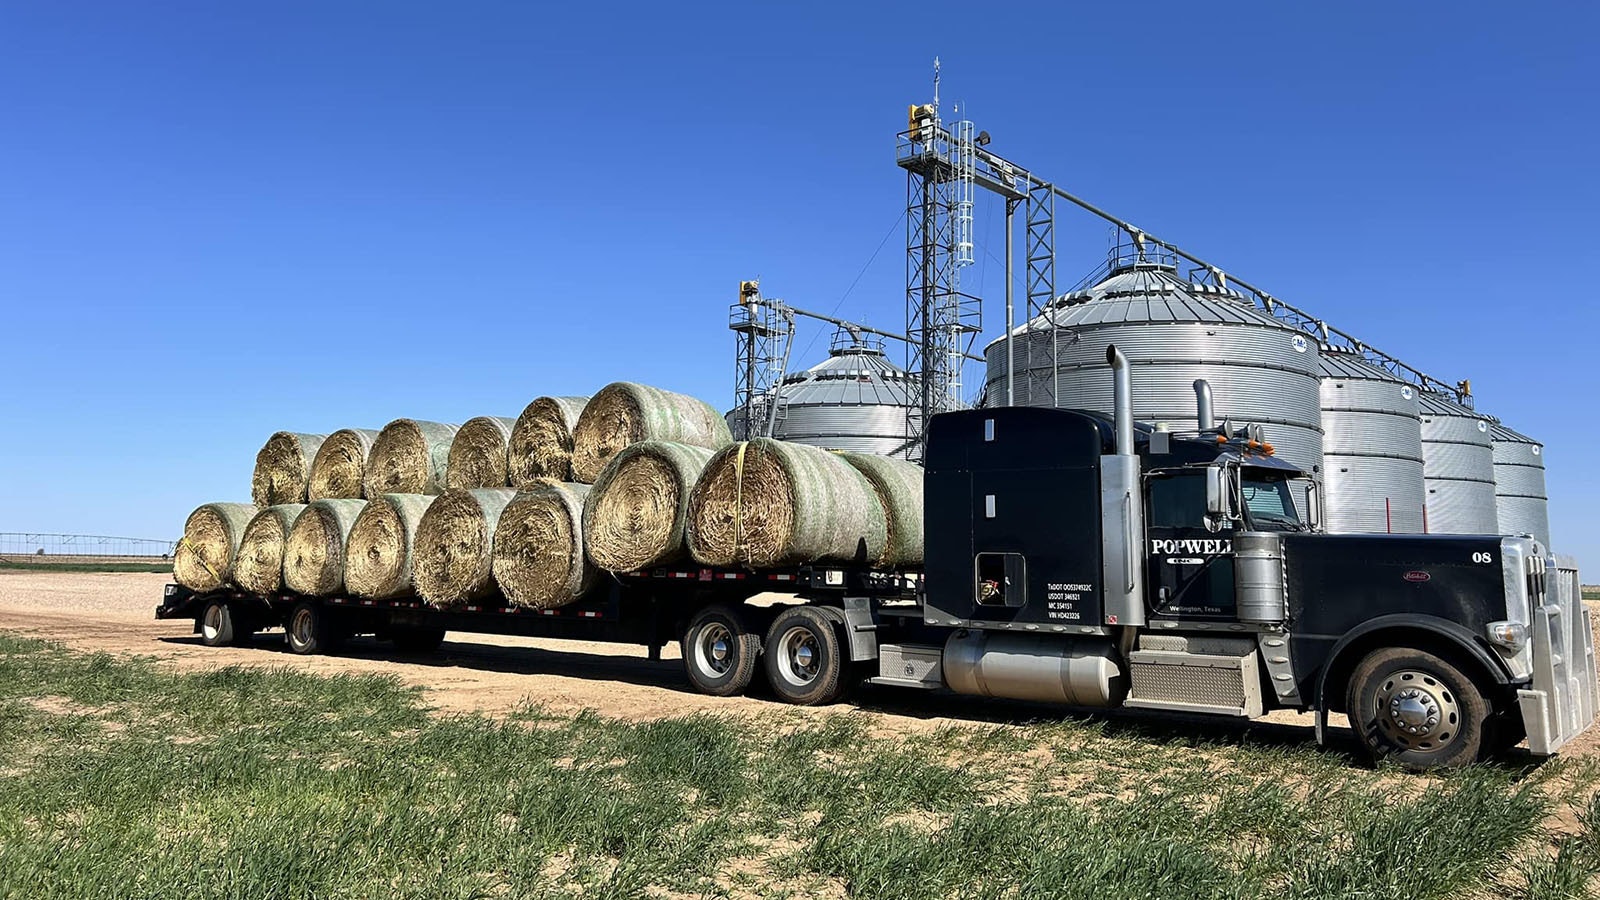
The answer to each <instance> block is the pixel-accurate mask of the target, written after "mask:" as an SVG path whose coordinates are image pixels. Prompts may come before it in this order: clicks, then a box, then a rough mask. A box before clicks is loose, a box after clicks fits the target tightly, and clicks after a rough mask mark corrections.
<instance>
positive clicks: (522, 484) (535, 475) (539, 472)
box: [508, 397, 589, 488]
mask: <svg viewBox="0 0 1600 900" xmlns="http://www.w3.org/2000/svg"><path fill="white" fill-rule="evenodd" d="M588 404H589V398H588V397H540V398H539V399H537V400H535V401H533V402H532V403H529V404H528V407H527V409H524V410H523V411H522V415H520V416H517V424H516V425H515V426H514V427H513V428H512V429H511V441H510V445H509V447H508V456H509V457H510V459H509V469H510V475H511V486H512V487H515V488H526V487H532V486H533V485H535V484H537V483H539V482H540V481H544V480H550V479H554V480H556V481H569V480H571V478H572V430H573V429H574V428H576V427H578V417H579V416H581V415H583V408H584V407H585V406H587V405H588Z"/></svg>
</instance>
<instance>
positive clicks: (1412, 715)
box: [1345, 647, 1489, 771]
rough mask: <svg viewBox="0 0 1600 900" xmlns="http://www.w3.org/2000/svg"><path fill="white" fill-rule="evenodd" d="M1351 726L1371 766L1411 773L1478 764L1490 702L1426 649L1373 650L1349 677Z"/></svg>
mask: <svg viewBox="0 0 1600 900" xmlns="http://www.w3.org/2000/svg"><path fill="white" fill-rule="evenodd" d="M1346 704H1347V705H1346V707H1345V708H1346V709H1347V710H1348V711H1349V716H1350V727H1351V729H1352V730H1353V731H1355V733H1356V737H1357V738H1358V739H1359V740H1360V742H1361V746H1362V749H1363V750H1364V751H1365V753H1366V756H1367V758H1368V760H1369V761H1371V762H1373V763H1378V762H1380V761H1382V760H1385V759H1389V760H1393V761H1395V762H1397V763H1399V764H1400V765H1402V766H1404V767H1406V768H1407V769H1411V770H1413V771H1425V770H1428V769H1443V768H1454V767H1457V766H1465V765H1469V764H1471V763H1473V762H1476V761H1477V759H1478V757H1479V756H1480V755H1481V753H1482V751H1483V749H1484V747H1485V746H1486V745H1485V740H1486V736H1487V734H1486V732H1487V727H1486V726H1487V720H1488V717H1489V703H1488V701H1487V700H1486V699H1485V698H1484V696H1483V692H1482V691H1481V690H1480V689H1479V688H1478V686H1477V684H1475V683H1474V682H1473V681H1472V679H1471V678H1468V677H1467V676H1466V675H1464V674H1462V672H1461V670H1460V669H1458V668H1457V667H1456V666H1454V665H1452V664H1451V663H1449V662H1447V661H1445V660H1444V659H1442V658H1440V657H1438V656H1435V655H1434V654H1432V653H1429V652H1427V651H1425V650H1413V649H1411V648H1408V647H1392V648H1385V649H1382V650H1374V651H1373V652H1371V653H1369V654H1367V656H1366V657H1365V658H1363V659H1362V660H1361V662H1360V663H1358V664H1357V665H1356V668H1355V671H1354V672H1352V673H1351V675H1350V685H1349V695H1348V698H1347V700H1346Z"/></svg>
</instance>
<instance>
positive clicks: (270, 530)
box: [233, 503, 306, 597]
mask: <svg viewBox="0 0 1600 900" xmlns="http://www.w3.org/2000/svg"><path fill="white" fill-rule="evenodd" d="M305 508H306V507H305V504H304V503H281V504H279V505H277V506H269V507H267V508H266V509H263V510H262V511H260V512H258V513H256V515H255V518H253V519H251V520H250V524H249V525H247V526H245V529H244V538H243V539H242V540H241V541H240V542H239V556H238V558H237V559H236V560H235V561H234V564H233V580H234V582H235V583H237V584H238V585H239V587H241V588H243V589H245V590H247V591H249V592H250V593H252V594H259V595H260V596H263V597H271V596H273V595H275V594H278V593H280V592H281V591H282V590H283V551H284V547H285V546H286V545H287V543H288V540H289V531H290V529H291V528H293V527H294V520H295V519H296V518H298V517H299V515H300V513H301V512H302V511H303V510H304V509H305Z"/></svg>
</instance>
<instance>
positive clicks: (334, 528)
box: [283, 500, 367, 597]
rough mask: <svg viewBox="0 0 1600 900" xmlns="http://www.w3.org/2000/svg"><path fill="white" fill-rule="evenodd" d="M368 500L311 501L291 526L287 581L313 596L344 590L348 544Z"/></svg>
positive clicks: (286, 553)
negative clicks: (358, 517) (346, 544)
mask: <svg viewBox="0 0 1600 900" xmlns="http://www.w3.org/2000/svg"><path fill="white" fill-rule="evenodd" d="M366 505H367V501H365V500H317V501H314V502H312V503H310V504H307V506H306V508H305V509H303V510H301V512H300V515H299V516H297V517H296V518H295V520H294V526H293V527H292V528H290V529H289V540H288V543H287V544H286V545H285V546H284V552H283V582H284V584H286V585H288V586H289V589H290V590H292V591H296V592H298V593H301V594H308V595H310V596H313V597H329V596H333V595H335V594H340V593H343V592H344V555H345V554H344V547H345V541H346V539H348V538H349V536H350V528H351V527H352V526H354V525H355V522H356V517H357V516H359V515H361V511H362V510H363V509H364V508H366Z"/></svg>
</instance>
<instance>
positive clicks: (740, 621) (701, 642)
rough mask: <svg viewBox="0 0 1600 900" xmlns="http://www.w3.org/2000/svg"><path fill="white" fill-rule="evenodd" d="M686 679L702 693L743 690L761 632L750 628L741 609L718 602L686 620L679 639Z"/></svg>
mask: <svg viewBox="0 0 1600 900" xmlns="http://www.w3.org/2000/svg"><path fill="white" fill-rule="evenodd" d="M679 647H680V649H681V650H682V651H683V668H684V671H685V672H686V673H688V675H689V681H690V682H691V683H692V684H693V685H694V686H695V689H696V690H698V691H700V692H701V693H703V694H711V695H713V696H716V697H730V696H733V695H734V694H742V693H744V691H745V689H746V688H748V687H749V686H750V681H751V679H752V678H754V677H755V673H756V661H757V660H758V659H760V657H761V636H760V635H758V634H755V633H753V632H751V630H750V628H749V626H748V624H747V622H746V620H745V615H744V612H743V611H742V610H740V609H739V608H738V607H734V606H729V605H727V604H724V603H719V604H717V605H715V606H708V607H706V608H705V609H702V610H700V612H698V613H696V614H695V617H694V618H693V619H690V620H689V626H688V627H687V628H685V629H684V630H683V639H682V640H681V641H680V643H679Z"/></svg>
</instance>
